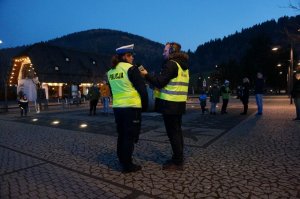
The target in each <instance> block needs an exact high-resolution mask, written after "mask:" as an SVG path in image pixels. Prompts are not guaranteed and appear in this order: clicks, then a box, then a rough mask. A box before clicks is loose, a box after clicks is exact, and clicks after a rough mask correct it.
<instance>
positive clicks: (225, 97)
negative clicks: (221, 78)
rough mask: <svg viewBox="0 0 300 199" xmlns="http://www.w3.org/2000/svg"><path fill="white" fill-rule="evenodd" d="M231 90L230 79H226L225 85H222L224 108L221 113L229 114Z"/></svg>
mask: <svg viewBox="0 0 300 199" xmlns="http://www.w3.org/2000/svg"><path fill="white" fill-rule="evenodd" d="M230 94H231V90H230V88H229V81H228V80H225V82H224V85H222V87H221V96H222V102H223V104H222V109H221V114H227V105H228V102H229V98H230Z"/></svg>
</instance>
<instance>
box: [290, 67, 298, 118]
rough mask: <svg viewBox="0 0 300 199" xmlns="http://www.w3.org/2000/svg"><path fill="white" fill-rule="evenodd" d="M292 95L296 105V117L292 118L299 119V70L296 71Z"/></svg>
mask: <svg viewBox="0 0 300 199" xmlns="http://www.w3.org/2000/svg"><path fill="white" fill-rule="evenodd" d="M292 97H293V98H294V103H295V107H296V118H295V119H294V120H300V71H297V73H296V80H295V82H294V85H293V90H292Z"/></svg>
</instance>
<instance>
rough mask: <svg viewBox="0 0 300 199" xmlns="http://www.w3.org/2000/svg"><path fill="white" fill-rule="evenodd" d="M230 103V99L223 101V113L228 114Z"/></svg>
mask: <svg viewBox="0 0 300 199" xmlns="http://www.w3.org/2000/svg"><path fill="white" fill-rule="evenodd" d="M228 101H229V100H228V99H223V104H222V109H221V113H226V112H227V105H228Z"/></svg>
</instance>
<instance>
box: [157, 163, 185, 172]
mask: <svg viewBox="0 0 300 199" xmlns="http://www.w3.org/2000/svg"><path fill="white" fill-rule="evenodd" d="M162 170H166V171H183V163H178V164H176V163H174V162H173V161H170V160H168V161H167V162H166V163H164V164H163V166H162Z"/></svg>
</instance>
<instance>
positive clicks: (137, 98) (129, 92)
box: [107, 44, 148, 173]
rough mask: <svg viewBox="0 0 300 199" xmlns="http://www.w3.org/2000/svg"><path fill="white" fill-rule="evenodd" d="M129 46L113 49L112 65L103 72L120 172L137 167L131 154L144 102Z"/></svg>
mask: <svg viewBox="0 0 300 199" xmlns="http://www.w3.org/2000/svg"><path fill="white" fill-rule="evenodd" d="M133 47H134V45H133V44H132V45H128V46H122V47H120V48H117V49H116V53H117V54H116V55H114V56H113V58H112V68H111V69H110V70H109V71H108V72H107V77H108V81H109V84H110V87H111V91H112V97H113V105H112V106H113V110H114V115H115V122H116V124H117V131H118V143H117V155H118V158H119V161H120V164H121V166H122V168H123V172H124V173H127V172H135V171H138V170H140V169H141V166H140V165H136V164H134V163H133V161H132V153H133V150H134V143H136V142H137V141H138V137H139V134H140V129H141V112H142V110H146V109H147V104H148V95H147V89H146V86H145V84H144V81H143V78H142V77H141V75H140V73H139V70H138V69H137V67H135V66H133V59H134V58H133Z"/></svg>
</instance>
